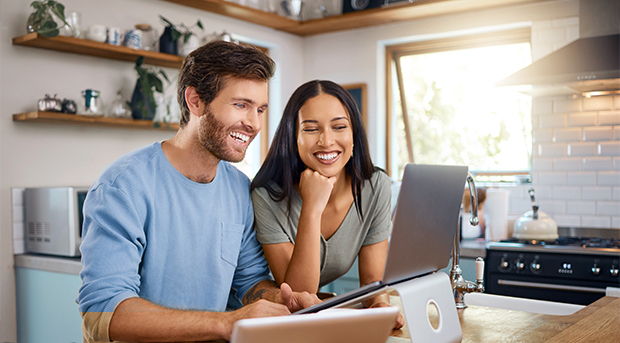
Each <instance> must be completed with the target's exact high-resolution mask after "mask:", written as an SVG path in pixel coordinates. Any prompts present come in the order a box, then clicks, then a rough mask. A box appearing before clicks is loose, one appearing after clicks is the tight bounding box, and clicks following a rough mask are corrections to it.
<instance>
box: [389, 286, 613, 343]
mask: <svg viewBox="0 0 620 343" xmlns="http://www.w3.org/2000/svg"><path fill="white" fill-rule="evenodd" d="M390 300H391V301H392V303H393V304H395V305H397V306H400V303H399V301H398V297H397V296H391V297H390ZM457 312H458V316H459V320H460V322H461V330H462V332H463V340H462V342H463V343H482V342H528V343H536V342H553V343H560V342H620V298H616V297H610V296H606V297H603V298H601V299H599V300H597V301H595V302H593V303H592V304H590V305H588V306H586V307H584V308H583V309H581V310H579V311H577V312H575V313H573V314H571V315H567V316H552V315H545V314H537V313H530V312H520V311H511V310H503V309H496V308H489V307H482V306H469V307H467V308H466V309H462V310H457ZM429 320H430V321H431V322H436V321H437V312H436V311H435V312H434V313H433V312H432V311H431V310H430V309H429ZM392 336H393V337H394V338H391V339H390V340H389V341H388V342H390V343H392V342H394V343H396V342H401V341H402V342H406V340H403V339H398V338H407V339H408V338H409V332H408V330H407V328H406V326H405V328H404V330H395V331H393V333H392Z"/></svg>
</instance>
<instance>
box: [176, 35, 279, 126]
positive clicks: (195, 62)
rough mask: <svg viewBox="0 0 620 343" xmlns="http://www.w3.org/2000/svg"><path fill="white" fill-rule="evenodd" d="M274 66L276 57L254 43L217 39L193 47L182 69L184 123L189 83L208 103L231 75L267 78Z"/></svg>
mask: <svg viewBox="0 0 620 343" xmlns="http://www.w3.org/2000/svg"><path fill="white" fill-rule="evenodd" d="M275 68H276V65H275V63H274V62H273V60H272V59H271V58H269V56H267V55H266V54H265V53H263V52H262V51H260V50H258V49H257V48H255V47H253V46H244V45H239V44H235V43H230V42H225V41H222V40H218V41H213V42H210V43H207V44H205V45H203V46H201V47H200V48H198V49H196V50H194V51H192V52H191V53H190V54H189V55H187V57H186V58H185V61H184V62H183V66H182V67H181V71H180V72H179V83H178V87H177V100H178V102H179V106H180V107H181V122H180V124H181V127H184V126H185V125H187V123H188V122H189V118H190V117H189V116H190V112H189V108H188V107H187V103H186V102H185V90H186V89H187V87H194V88H195V89H196V92H197V93H198V96H199V97H200V100H202V101H203V102H204V103H205V104H207V105H209V104H210V103H211V102H212V101H213V99H215V97H216V96H217V94H218V93H219V92H220V90H222V88H224V85H225V82H226V81H227V80H228V78H229V77H234V78H240V79H248V80H261V81H265V82H268V81H269V80H270V79H271V78H272V77H273V74H274V72H275Z"/></svg>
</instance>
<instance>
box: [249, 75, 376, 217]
mask: <svg viewBox="0 0 620 343" xmlns="http://www.w3.org/2000/svg"><path fill="white" fill-rule="evenodd" d="M319 94H329V95H331V96H333V97H335V98H336V99H338V101H340V103H341V104H342V105H343V106H344V108H345V109H346V111H347V113H349V118H350V120H351V128H352V129H353V156H351V159H349V161H348V162H347V164H346V165H345V166H344V169H345V171H346V173H347V174H349V175H350V176H351V189H352V191H353V197H354V199H355V205H356V207H357V211H358V214H359V215H360V217H362V218H363V217H364V215H363V213H362V197H361V192H362V183H363V182H364V180H367V179H370V178H371V177H372V174H373V173H374V171H375V170H377V169H376V168H375V167H374V166H373V163H372V160H371V158H370V152H369V149H368V139H367V138H366V130H365V129H364V123H363V121H362V116H361V114H360V112H359V109H358V108H357V105H356V103H355V100H354V99H353V97H352V96H351V94H349V92H347V90H346V89H344V88H342V86H340V85H338V84H336V83H334V82H332V81H326V80H313V81H310V82H307V83H305V84H303V85H301V86H299V88H297V90H295V92H294V93H293V95H291V98H290V99H289V101H288V103H287V104H286V107H285V108H284V113H283V114H282V119H281V120H280V125H278V129H277V130H276V133H275V136H274V137H273V141H272V142H271V147H270V148H269V152H268V153H267V157H266V158H265V161H264V162H263V165H262V166H261V168H260V170H259V171H258V173H257V174H256V176H255V177H254V180H253V181H252V183H251V185H250V190H253V189H254V188H259V187H265V189H266V190H267V192H268V193H269V196H270V197H271V199H273V200H274V201H282V200H284V199H288V208H289V211H290V206H291V199H293V193H294V191H295V188H294V185H295V184H297V183H299V180H300V178H301V173H302V172H303V171H304V170H305V169H306V168H307V167H306V165H305V164H304V162H303V161H302V160H301V157H300V156H299V151H298V148H297V120H298V117H299V110H300V109H301V107H302V106H303V105H304V104H305V103H306V102H307V101H308V100H310V99H312V98H314V97H316V96H318V95H319ZM274 184H275V185H277V186H278V187H279V189H278V188H276V187H274Z"/></svg>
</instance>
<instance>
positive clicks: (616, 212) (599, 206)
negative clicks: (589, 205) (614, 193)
mask: <svg viewBox="0 0 620 343" xmlns="http://www.w3.org/2000/svg"><path fill="white" fill-rule="evenodd" d="M596 215H599V216H620V202H600V201H599V202H597V203H596Z"/></svg>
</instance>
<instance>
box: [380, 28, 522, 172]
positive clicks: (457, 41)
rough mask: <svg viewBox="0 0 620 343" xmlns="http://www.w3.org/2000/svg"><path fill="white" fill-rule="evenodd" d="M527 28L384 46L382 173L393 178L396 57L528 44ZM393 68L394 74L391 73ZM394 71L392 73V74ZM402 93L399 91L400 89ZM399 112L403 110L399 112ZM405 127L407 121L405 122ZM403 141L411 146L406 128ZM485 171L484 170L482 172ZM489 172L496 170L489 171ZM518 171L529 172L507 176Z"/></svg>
mask: <svg viewBox="0 0 620 343" xmlns="http://www.w3.org/2000/svg"><path fill="white" fill-rule="evenodd" d="M531 36H532V32H531V28H529V27H526V28H518V29H511V30H503V31H495V32H487V33H481V34H472V35H463V36H455V37H449V38H440V39H432V40H424V41H416V42H408V43H402V44H394V45H387V46H386V47H385V57H386V58H385V81H386V82H385V86H386V87H385V91H386V93H385V98H386V102H385V113H386V116H385V117H386V128H385V129H386V135H385V140H386V142H385V143H386V144H385V158H386V160H385V165H386V169H385V170H386V172H387V174H388V175H389V176H391V177H394V175H393V171H392V159H393V154H392V149H393V147H392V135H393V134H394V132H392V128H393V124H394V121H395V120H396V113H395V104H393V102H392V99H393V96H394V91H395V89H393V87H392V85H393V83H394V77H396V78H397V81H398V83H399V85H398V87H399V89H402V88H403V82H402V77H399V76H398V73H399V72H400V66H399V64H400V62H399V61H400V57H403V56H408V55H415V54H425V53H433V52H442V51H452V50H460V49H471V48H478V47H486V46H493V45H505V44H515V43H531ZM394 71H395V73H394ZM395 74H396V75H395ZM401 94H402V92H401ZM401 105H402V106H406V102H404V101H401ZM403 113H407V112H406V111H403ZM405 117H407V116H404V118H403V119H404V121H405V122H407V119H406V118H405ZM405 125H406V126H407V123H405ZM406 135H407V136H406V137H407V142H408V143H407V144H408V145H410V146H411V147H413V141H412V138H411V132H410V130H408V131H407V132H406ZM408 150H409V151H408V153H409V158H410V160H411V161H413V156H412V155H413V151H412V149H408ZM485 174H487V173H485ZM492 174H493V175H496V174H500V173H492ZM518 174H529V172H515V173H511V175H518Z"/></svg>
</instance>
